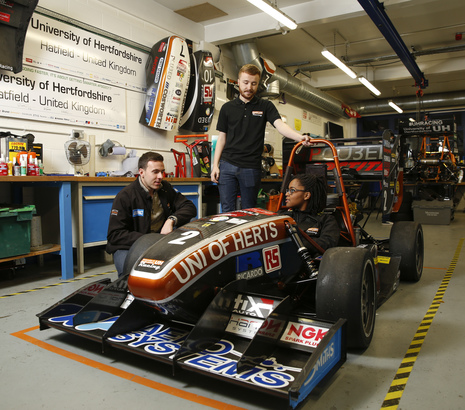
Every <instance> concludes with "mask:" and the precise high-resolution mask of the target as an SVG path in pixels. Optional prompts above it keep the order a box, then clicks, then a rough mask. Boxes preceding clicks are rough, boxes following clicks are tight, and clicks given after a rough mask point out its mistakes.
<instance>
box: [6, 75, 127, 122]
mask: <svg viewBox="0 0 465 410" xmlns="http://www.w3.org/2000/svg"><path fill="white" fill-rule="evenodd" d="M125 104H126V98H125V91H124V90H123V89H121V88H117V87H112V86H110V85H106V84H100V83H96V82H94V81H90V80H85V79H82V78H77V77H74V76H67V75H63V74H57V73H54V72H51V71H45V70H39V69H37V68H31V67H23V71H22V72H21V73H19V74H13V73H11V72H8V71H3V70H0V115H1V116H4V117H10V118H23V119H26V120H37V121H46V122H53V123H61V124H70V125H73V126H88V127H96V128H105V129H111V130H121V131H124V130H125V129H126V107H125Z"/></svg>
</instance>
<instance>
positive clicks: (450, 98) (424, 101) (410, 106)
mask: <svg viewBox="0 0 465 410" xmlns="http://www.w3.org/2000/svg"><path fill="white" fill-rule="evenodd" d="M395 100H396V101H395V102H396V104H397V105H398V106H399V107H400V108H402V109H403V110H404V111H410V112H416V111H425V110H432V109H435V108H437V109H439V108H441V109H444V108H445V107H449V108H456V107H465V92H463V91H453V92H449V93H438V94H431V95H425V96H423V97H422V98H421V100H418V99H417V97H396V99H395ZM389 101H390V99H379V100H368V101H363V102H358V103H354V104H351V108H352V109H354V110H355V111H357V112H358V113H359V114H360V115H362V116H363V115H374V114H380V113H388V114H392V113H393V110H392V108H391V107H390V106H389V105H388V102H389Z"/></svg>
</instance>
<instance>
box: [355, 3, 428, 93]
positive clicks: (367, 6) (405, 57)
mask: <svg viewBox="0 0 465 410" xmlns="http://www.w3.org/2000/svg"><path fill="white" fill-rule="evenodd" d="M358 2H359V3H360V5H361V6H362V7H363V9H364V10H365V12H366V13H367V14H368V15H369V16H370V18H371V20H372V21H373V23H375V25H376V27H378V30H379V31H380V32H381V34H382V35H383V36H384V38H385V39H386V40H387V42H388V43H389V44H390V45H391V47H392V49H393V50H394V51H395V53H396V54H397V55H398V56H399V58H400V60H401V61H402V63H403V64H404V66H405V67H406V68H407V70H408V71H409V73H410V74H411V75H412V77H413V79H414V80H415V83H416V84H415V85H417V86H418V87H420V88H426V87H427V86H428V80H427V79H426V78H425V75H424V74H423V73H422V72H421V70H420V67H418V64H417V63H416V62H415V59H414V58H413V56H412V54H411V53H410V51H409V50H408V48H407V46H406V45H405V43H404V41H403V40H402V38H401V37H400V35H399V33H398V32H397V30H396V28H395V27H394V25H393V24H392V21H391V20H390V19H389V17H388V15H387V14H386V12H385V11H384V5H383V4H382V3H380V2H379V1H378V0H358Z"/></svg>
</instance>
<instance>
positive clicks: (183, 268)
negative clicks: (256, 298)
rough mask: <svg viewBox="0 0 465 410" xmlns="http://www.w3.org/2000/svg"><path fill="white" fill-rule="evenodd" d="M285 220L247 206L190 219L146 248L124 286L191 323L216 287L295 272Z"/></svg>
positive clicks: (296, 264) (295, 258)
mask: <svg viewBox="0 0 465 410" xmlns="http://www.w3.org/2000/svg"><path fill="white" fill-rule="evenodd" d="M289 219H290V218H289V217H286V216H279V215H276V214H274V213H271V212H267V211H264V210H261V209H256V210H254V209H251V210H242V211H236V212H231V213H227V214H221V215H217V216H212V217H210V218H203V219H199V220H196V221H193V222H190V223H189V224H187V225H185V226H184V227H181V228H179V229H177V230H176V231H175V232H173V233H172V234H171V235H169V236H167V237H165V238H163V239H162V240H160V241H159V242H157V243H156V244H154V245H153V246H152V247H150V248H149V249H147V250H146V251H145V253H144V254H143V256H141V258H140V260H139V261H138V262H137V263H136V264H135V265H134V268H133V270H132V271H131V274H130V276H129V281H128V286H129V290H130V291H131V293H132V294H133V295H134V297H135V298H137V299H140V300H143V301H145V302H146V303H149V304H152V305H154V306H155V307H157V308H158V309H160V310H161V311H163V312H165V313H166V314H168V315H170V316H171V317H172V318H178V319H179V320H184V321H185V320H186V319H187V318H189V320H190V321H195V320H197V319H198V318H199V316H200V314H201V313H202V312H203V311H204V310H205V308H206V306H208V304H209V303H210V301H211V299H212V297H213V292H214V291H215V290H214V289H215V288H218V287H223V286H225V285H226V284H228V283H230V282H231V281H233V280H235V279H239V278H253V277H264V276H271V277H276V276H278V275H281V274H283V272H285V275H292V274H295V273H296V272H297V271H298V269H299V267H300V262H301V261H300V259H299V257H298V255H297V254H296V253H295V252H292V250H293V249H294V244H293V243H291V240H290V238H289V236H288V235H287V233H286V230H285V225H284V221H287V220H289ZM284 255H286V258H284V257H283V256H284Z"/></svg>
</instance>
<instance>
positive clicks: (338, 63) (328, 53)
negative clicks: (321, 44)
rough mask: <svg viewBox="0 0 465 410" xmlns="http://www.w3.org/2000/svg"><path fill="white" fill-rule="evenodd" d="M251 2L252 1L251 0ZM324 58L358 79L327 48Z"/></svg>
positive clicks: (324, 51) (323, 52)
mask: <svg viewBox="0 0 465 410" xmlns="http://www.w3.org/2000/svg"><path fill="white" fill-rule="evenodd" d="M249 1H250V0H249ZM321 54H323V56H325V57H326V58H327V59H328V60H329V61H331V62H332V63H333V64H334V65H336V66H338V67H339V68H340V69H341V70H342V71H344V72H345V73H346V74H347V75H348V76H349V77H351V78H354V79H355V78H357V74H355V73H354V72H353V71H352V70H351V69H350V68H349V67H347V66H346V65H345V64H344V63H343V62H342V61H341V60H339V58H337V57H336V56H334V55H333V54H331V53H330V52H329V51H328V50H326V48H325V49H324V50H323V51H322V52H321Z"/></svg>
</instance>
